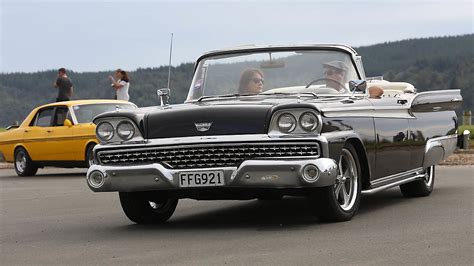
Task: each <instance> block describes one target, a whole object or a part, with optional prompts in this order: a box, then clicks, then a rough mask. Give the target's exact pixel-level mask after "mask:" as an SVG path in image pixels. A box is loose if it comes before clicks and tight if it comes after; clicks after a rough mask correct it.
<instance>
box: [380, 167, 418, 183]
mask: <svg viewBox="0 0 474 266" xmlns="http://www.w3.org/2000/svg"><path fill="white" fill-rule="evenodd" d="M421 171H423V168H421V167H419V168H416V169H413V170H409V171H406V172H401V173H398V174H394V175H389V176H385V177H381V178H378V179H376V180H374V181H372V182H371V184H372V186H375V187H378V186H380V185H381V184H383V183H387V182H390V181H393V180H397V179H400V178H403V177H405V176H407V175H412V174H418V173H419V172H421Z"/></svg>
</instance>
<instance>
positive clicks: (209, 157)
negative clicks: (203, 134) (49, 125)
mask: <svg viewBox="0 0 474 266" xmlns="http://www.w3.org/2000/svg"><path fill="white" fill-rule="evenodd" d="M318 156H319V145H318V144H317V143H308V142H291V143H288V142H268V143H231V144H229V143H226V144H222V143H219V144H215V143H213V144H207V145H202V144H201V145H187V146H167V147H154V148H143V149H129V150H114V151H99V152H98V154H97V157H98V159H99V161H100V163H101V164H103V165H131V164H149V163H161V164H163V165H164V166H165V167H167V168H172V169H186V168H210V167H228V166H231V167H232V166H238V165H239V164H240V163H241V162H243V161H245V160H249V159H263V158H267V159H269V158H301V157H318Z"/></svg>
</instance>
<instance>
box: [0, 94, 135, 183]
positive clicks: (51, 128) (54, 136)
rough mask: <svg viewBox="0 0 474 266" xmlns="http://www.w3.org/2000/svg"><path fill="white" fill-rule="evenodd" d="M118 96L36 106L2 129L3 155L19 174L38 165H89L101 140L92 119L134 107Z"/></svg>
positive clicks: (0, 144)
mask: <svg viewBox="0 0 474 266" xmlns="http://www.w3.org/2000/svg"><path fill="white" fill-rule="evenodd" d="M133 108H136V105H135V104H132V103H129V102H126V101H115V100H80V101H67V102H57V103H51V104H46V105H43V106H40V107H37V108H35V109H34V110H33V111H31V113H30V114H29V115H28V116H27V117H26V119H25V120H24V121H23V122H22V123H21V125H19V126H11V127H9V128H7V131H5V132H2V133H0V155H2V154H3V157H4V159H5V160H6V161H7V162H14V164H15V171H16V173H17V174H18V175H19V176H33V175H35V174H36V172H37V171H38V168H41V167H44V166H57V167H89V166H90V165H91V164H92V162H93V160H92V159H93V157H92V156H93V153H92V150H93V148H94V146H95V145H96V144H97V143H98V141H97V139H96V137H95V124H93V123H92V119H93V118H94V117H95V116H96V115H98V114H100V113H103V112H107V111H112V110H116V109H117V110H119V109H133Z"/></svg>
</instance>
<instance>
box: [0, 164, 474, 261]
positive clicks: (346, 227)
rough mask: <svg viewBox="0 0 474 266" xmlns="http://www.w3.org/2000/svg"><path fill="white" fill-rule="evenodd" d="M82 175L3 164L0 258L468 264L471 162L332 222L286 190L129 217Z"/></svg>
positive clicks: (366, 202)
mask: <svg viewBox="0 0 474 266" xmlns="http://www.w3.org/2000/svg"><path fill="white" fill-rule="evenodd" d="M84 174H85V170H84V169H76V170H71V169H54V168H50V169H45V170H40V171H39V172H38V175H37V176H35V177H28V178H21V177H17V176H16V175H15V174H14V171H13V170H12V169H4V170H0V240H1V241H0V262H1V264H2V265H18V264H35V265H37V264H48V265H49V264H74V265H76V264H87V265H90V264H94V265H96V264H126V265H131V264H157V265H158V264H159V265H163V264H173V265H224V264H230V265H235V264H238V265H249V264H250V265H255V264H256V265H262V264H266V265H267V264H271V265H292V264H296V265H310V264H311V265H315V264H318V265H329V264H331V265H333V264H336V265H337V264H351V265H354V264H364V265H386V264H391V265H400V264H423V265H428V264H435V265H473V239H474V238H473V235H474V233H473V220H474V216H473V195H474V193H473V192H472V190H473V179H474V166H464V167H438V168H437V177H436V178H437V179H436V184H435V191H434V192H433V193H432V195H431V196H430V197H426V198H414V199H407V198H403V197H402V195H401V193H400V192H399V190H398V188H396V189H390V190H387V191H384V192H381V193H379V194H376V195H372V196H366V197H364V198H363V199H362V203H361V208H360V211H359V213H358V214H357V215H356V217H355V218H354V219H353V220H352V221H350V222H345V223H335V224H325V223H319V222H318V221H317V220H316V219H315V218H313V217H312V216H311V215H310V213H309V210H308V208H307V205H306V204H307V203H306V201H305V200H304V199H301V198H284V199H283V200H282V201H265V202H261V201H256V200H252V201H194V200H181V201H180V203H179V204H178V208H177V210H176V212H175V214H174V216H173V217H172V218H171V220H170V221H169V222H168V223H167V224H165V225H161V226H142V225H135V224H132V223H131V222H130V221H129V220H128V219H127V218H126V217H125V215H124V214H123V213H122V210H121V207H120V203H119V201H118V196H117V194H116V193H93V192H91V191H90V190H89V189H88V188H87V186H86V183H85V178H84Z"/></svg>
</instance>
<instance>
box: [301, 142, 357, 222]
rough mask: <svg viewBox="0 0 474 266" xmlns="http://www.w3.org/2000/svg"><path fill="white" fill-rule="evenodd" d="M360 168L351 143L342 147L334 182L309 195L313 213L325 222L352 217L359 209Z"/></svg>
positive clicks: (340, 220)
mask: <svg viewBox="0 0 474 266" xmlns="http://www.w3.org/2000/svg"><path fill="white" fill-rule="evenodd" d="M360 175H361V170H360V163H359V158H358V156H357V152H356V150H355V148H354V146H352V145H351V144H349V143H347V144H346V145H345V146H344V148H342V152H341V156H340V157H339V175H338V177H337V180H336V184H334V185H332V186H327V187H322V188H319V189H317V190H316V191H314V192H313V193H312V194H311V195H310V203H311V205H312V206H313V211H314V214H315V215H316V216H317V217H318V218H319V219H321V220H322V221H325V222H342V221H348V220H350V219H352V217H353V216H354V215H355V213H356V212H357V210H358V209H359V204H360V198H361V182H360V180H361V177H360Z"/></svg>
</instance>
